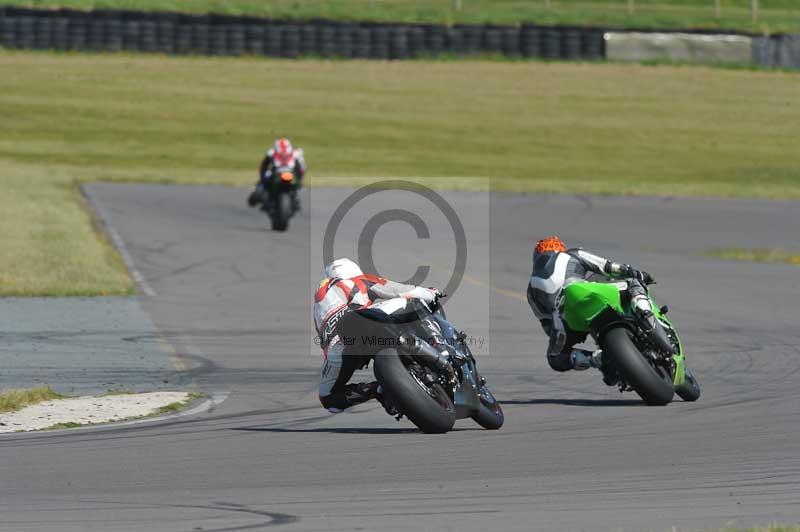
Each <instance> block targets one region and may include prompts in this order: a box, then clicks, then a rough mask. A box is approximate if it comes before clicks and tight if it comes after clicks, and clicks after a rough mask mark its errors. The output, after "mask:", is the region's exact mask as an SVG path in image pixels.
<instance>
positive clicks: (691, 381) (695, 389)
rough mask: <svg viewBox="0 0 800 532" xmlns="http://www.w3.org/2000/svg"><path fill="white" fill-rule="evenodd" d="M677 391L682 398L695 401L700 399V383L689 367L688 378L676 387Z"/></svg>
mask: <svg viewBox="0 0 800 532" xmlns="http://www.w3.org/2000/svg"><path fill="white" fill-rule="evenodd" d="M675 393H677V394H678V395H679V396H680V398H681V399H683V400H684V401H688V402H694V401H697V400H698V399H700V385H699V384H698V383H697V379H695V377H694V375H692V372H691V371H689V370H688V369H687V370H686V379H685V380H684V381H683V384H681V385H680V386H677V387H676V388H675Z"/></svg>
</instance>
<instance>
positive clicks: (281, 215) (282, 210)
mask: <svg viewBox="0 0 800 532" xmlns="http://www.w3.org/2000/svg"><path fill="white" fill-rule="evenodd" d="M291 213H292V198H290V197H289V194H286V193H285V192H281V193H279V194H278V197H277V199H276V200H275V212H274V213H273V214H272V220H271V221H272V230H273V231H286V230H287V229H288V228H289V216H291Z"/></svg>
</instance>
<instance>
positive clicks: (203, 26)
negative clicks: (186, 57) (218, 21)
mask: <svg viewBox="0 0 800 532" xmlns="http://www.w3.org/2000/svg"><path fill="white" fill-rule="evenodd" d="M210 35H211V21H210V20H209V19H208V17H198V18H196V19H195V20H194V21H193V22H192V53H194V54H198V55H208V54H209V53H210V51H209V46H208V44H209V36H210Z"/></svg>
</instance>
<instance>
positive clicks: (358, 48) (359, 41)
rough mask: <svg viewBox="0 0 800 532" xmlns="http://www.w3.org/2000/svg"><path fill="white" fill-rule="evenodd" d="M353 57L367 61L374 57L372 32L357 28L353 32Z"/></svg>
mask: <svg viewBox="0 0 800 532" xmlns="http://www.w3.org/2000/svg"><path fill="white" fill-rule="evenodd" d="M353 57H356V58H360V59H367V58H369V57H372V30H370V28H365V27H363V26H357V27H356V28H355V29H354V30H353Z"/></svg>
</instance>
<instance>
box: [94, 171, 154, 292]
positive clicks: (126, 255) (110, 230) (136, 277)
mask: <svg viewBox="0 0 800 532" xmlns="http://www.w3.org/2000/svg"><path fill="white" fill-rule="evenodd" d="M80 190H81V193H82V194H83V197H84V198H86V202H87V203H88V204H89V206H90V207H91V208H92V209H93V210H94V212H95V213H96V214H97V217H98V218H99V219H100V223H101V224H102V225H103V228H104V229H105V230H106V234H107V235H108V238H109V239H110V240H111V243H112V244H113V245H114V247H115V248H117V251H118V252H119V254H120V256H121V257H122V261H123V262H124V263H125V266H126V267H127V268H128V272H130V274H131V277H132V278H133V282H134V283H136V286H138V287H139V290H140V291H141V292H142V294H144V295H146V296H148V297H155V296H156V295H158V294H156V291H155V290H154V289H153V287H152V286H150V283H148V282H147V279H145V277H144V275H142V272H140V271H139V270H138V268H136V265H135V264H134V263H133V256H131V254H130V251H128V246H126V245H125V241H124V240H122V236H121V235H120V234H119V231H117V229H116V228H115V227H114V225H113V224H112V223H111V217H110V216H109V215H108V212H106V210H105V209H104V208H103V206H102V205H100V202H98V201H97V198H95V196H94V194H93V193H92V191H91V190H89V189H88V188H87V187H85V186H81V187H80Z"/></svg>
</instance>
